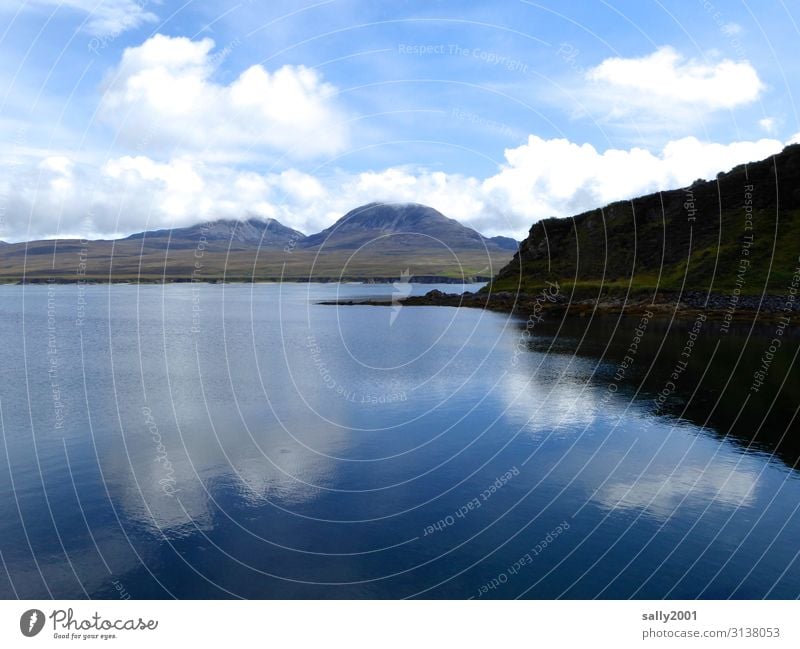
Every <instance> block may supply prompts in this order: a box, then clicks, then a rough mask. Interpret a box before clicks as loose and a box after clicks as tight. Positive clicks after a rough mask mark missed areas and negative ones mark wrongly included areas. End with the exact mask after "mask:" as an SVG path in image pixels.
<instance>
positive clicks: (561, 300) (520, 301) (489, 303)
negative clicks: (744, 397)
mask: <svg viewBox="0 0 800 649" xmlns="http://www.w3.org/2000/svg"><path fill="white" fill-rule="evenodd" d="M543 296H544V297H543ZM317 304H322V305H328V306H384V307H385V306H397V305H398V304H400V305H403V306H449V307H463V308H474V309H484V310H487V311H495V312H500V313H513V314H517V315H520V316H528V315H534V317H537V318H538V317H542V318H545V317H549V316H553V317H555V316H562V315H565V314H566V315H569V316H570V317H579V318H585V317H587V316H589V315H592V314H594V313H597V314H602V315H626V316H639V315H644V314H646V313H650V314H652V317H665V316H671V315H672V314H673V313H674V314H675V317H676V318H679V319H681V320H684V319H689V318H695V317H696V316H697V315H698V314H700V313H703V314H705V315H706V316H707V317H709V318H710V319H712V320H730V321H739V320H747V319H750V318H752V317H754V316H755V317H758V319H759V321H760V322H773V321H778V320H780V319H782V318H784V319H785V318H791V317H792V316H793V315H796V314H798V313H800V301H797V300H791V301H789V300H787V299H786V297H785V296H777V295H763V296H761V295H737V296H736V297H735V300H734V299H733V296H732V295H731V294H724V293H713V292H712V293H703V292H701V291H689V292H687V293H685V294H684V295H682V296H680V299H678V296H657V297H656V299H652V298H651V297H649V296H648V297H644V296H642V295H636V296H632V297H628V298H627V299H623V298H618V297H601V298H582V299H573V300H569V301H568V300H567V299H566V298H565V297H564V296H563V295H558V294H553V295H548V294H547V291H546V290H545V291H542V293H536V294H529V293H511V292H508V291H500V292H497V293H470V292H467V293H463V294H457V293H443V292H442V291H439V290H436V289H434V290H433V291H429V292H428V293H426V294H425V295H418V296H411V297H407V298H403V299H400V300H385V299H381V300H373V299H369V298H365V299H343V300H327V301H322V302H317ZM789 304H790V305H791V308H789V309H787V308H786V306H787V305H789Z"/></svg>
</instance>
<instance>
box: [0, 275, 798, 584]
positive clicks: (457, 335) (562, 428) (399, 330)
mask: <svg viewBox="0 0 800 649" xmlns="http://www.w3.org/2000/svg"><path fill="white" fill-rule="evenodd" d="M402 288H403V287H401V289H402ZM430 288H432V287H431V286H415V287H414V290H415V292H424V291H427V290H429V289H430ZM439 288H443V289H447V288H448V287H439ZM450 288H451V289H452V287H450ZM472 288H474V287H472ZM392 290H393V289H392V287H391V286H388V287H387V286H357V285H347V286H337V285H291V284H287V285H282V286H281V285H269V284H262V285H253V286H250V285H197V286H189V285H172V286H166V287H162V286H142V287H137V286H112V287H107V286H88V287H79V286H54V287H48V286H28V287H16V286H13V287H11V286H5V287H0V342H2V350H1V351H0V359H1V360H2V365H1V366H0V414H1V415H2V419H1V423H2V437H3V443H2V445H0V456H2V457H0V494H2V498H1V499H0V508H1V509H0V553H2V566H1V567H0V596H2V597H4V598H11V597H15V596H16V597H26V598H42V597H51V596H52V597H58V598H80V597H93V598H97V597H100V598H102V597H107V598H117V597H120V595H121V594H122V596H125V597H127V596H130V597H132V598H164V597H179V598H219V597H249V598H266V597H281V598H289V597H308V598H328V597H337V598H401V597H414V596H417V597H449V598H469V597H475V598H515V597H527V598H556V597H567V598H591V597H607V598H627V597H641V598H661V597H676V598H677V597H680V598H694V597H709V598H712V597H713V598H725V597H738V598H754V597H758V598H760V597H776V598H777V597H781V598H785V597H791V598H794V597H797V596H798V595H800V561H799V560H798V553H800V515H799V514H798V508H800V480H798V474H797V472H796V471H795V469H794V468H792V467H794V466H795V465H796V464H797V458H798V455H800V451H799V450H798V447H800V444H799V443H798V425H797V420H796V419H795V418H794V415H795V414H796V409H797V405H798V401H800V400H799V399H798V394H800V389H798V376H797V375H798V373H797V371H796V364H795V360H796V353H797V341H796V339H795V338H793V337H792V335H791V332H790V331H787V332H786V335H785V337H784V338H783V346H782V347H781V348H780V349H779V350H778V352H777V353H776V354H775V359H774V361H773V362H772V363H771V365H770V367H769V371H768V376H767V377H766V381H765V385H764V387H763V388H762V389H761V390H760V391H759V392H754V391H752V390H751V389H750V388H751V383H752V377H753V373H754V372H755V371H757V370H758V367H759V365H760V359H761V358H762V354H763V352H764V351H765V349H767V348H768V347H769V341H770V340H771V339H772V338H773V335H774V332H773V330H774V325H766V326H764V327H762V328H760V329H758V330H754V329H752V328H751V327H750V326H749V324H748V323H744V324H742V325H739V326H737V327H734V328H733V329H732V330H731V331H730V332H728V333H722V332H720V331H719V330H718V327H716V326H715V325H712V324H709V325H708V326H705V327H704V328H703V331H702V334H701V336H700V338H699V342H698V343H697V345H696V346H695V347H694V349H693V351H692V353H691V355H690V357H689V359H688V362H687V364H686V367H685V369H683V370H681V372H680V376H679V378H678V379H677V380H676V381H673V384H674V386H673V388H672V389H668V390H667V391H666V394H665V396H664V397H663V398H662V399H661V400H660V401H659V400H658V399H657V397H658V395H659V394H660V393H662V392H663V391H664V389H665V385H666V384H667V382H668V381H669V380H670V375H671V374H672V373H673V372H674V369H675V367H676V362H677V361H678V360H680V359H681V353H682V351H683V350H684V349H685V343H686V340H687V336H688V334H689V329H690V328H691V325H692V323H691V320H690V321H689V322H688V324H684V325H678V324H676V323H674V322H673V323H672V324H670V323H669V321H668V320H665V321H655V320H654V321H651V322H649V323H647V326H646V331H645V332H644V335H643V336H642V340H641V342H640V345H639V348H638V350H637V352H636V354H635V357H634V358H631V359H629V360H631V361H632V362H630V363H627V362H625V361H624V359H625V357H626V356H627V351H626V350H628V349H629V346H630V343H631V341H632V340H633V338H634V337H635V335H636V334H635V331H636V329H637V327H639V325H640V322H639V319H638V318H631V319H618V318H610V317H605V318H601V319H594V320H591V319H579V320H573V321H569V322H566V323H564V322H561V321H559V320H558V319H556V320H555V321H553V322H547V323H537V324H536V325H535V326H534V327H528V328H526V324H525V321H524V320H520V319H516V318H510V317H509V316H506V315H502V314H496V313H488V312H482V311H479V310H473V309H452V308H434V307H403V308H388V307H375V306H366V305H365V306H347V307H345V306H342V307H332V306H322V305H317V304H315V302H316V301H318V300H323V299H330V298H335V297H337V296H343V295H345V296H363V295H388V294H390V293H391V291H392ZM620 363H625V364H626V365H627V367H626V368H625V370H624V372H623V374H624V376H620Z"/></svg>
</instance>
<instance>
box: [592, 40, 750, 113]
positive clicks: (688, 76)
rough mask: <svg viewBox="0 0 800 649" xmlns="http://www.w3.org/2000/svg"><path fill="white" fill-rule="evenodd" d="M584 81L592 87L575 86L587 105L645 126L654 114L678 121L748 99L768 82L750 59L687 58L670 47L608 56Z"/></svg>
mask: <svg viewBox="0 0 800 649" xmlns="http://www.w3.org/2000/svg"><path fill="white" fill-rule="evenodd" d="M586 81H588V82H589V84H588V87H585V88H582V89H580V90H579V91H577V92H578V94H579V96H582V97H583V100H584V103H585V104H586V105H587V106H589V107H590V108H599V109H600V110H601V111H603V112H605V114H606V119H609V120H612V121H618V120H631V121H632V122H633V123H636V122H641V123H642V124H643V125H645V126H647V127H649V126H650V125H651V124H650V120H651V118H652V117H653V116H662V117H664V118H668V119H667V122H666V124H665V126H671V127H676V126H677V125H679V124H681V123H683V122H686V121H689V120H692V119H694V120H697V119H702V118H703V117H704V116H705V115H707V114H709V113H711V112H714V111H719V110H726V109H733V108H736V107H739V106H742V105H745V104H749V103H751V102H753V101H755V100H756V99H758V97H759V96H760V95H761V92H762V91H763V90H764V88H765V86H764V83H763V82H762V81H761V79H760V78H759V76H758V73H757V71H756V70H755V68H754V67H753V66H752V65H751V64H750V62H749V61H732V60H730V59H723V60H718V61H716V62H713V63H710V62H706V61H700V60H698V59H687V58H686V57H684V56H683V55H681V54H680V53H679V52H677V51H676V50H675V49H674V48H672V47H660V48H658V49H657V50H656V51H655V52H653V53H652V54H648V55H646V56H643V57H640V58H620V57H614V58H609V59H606V60H604V61H603V62H602V63H600V64H599V65H598V66H596V67H594V68H591V69H589V70H588V71H587V72H586Z"/></svg>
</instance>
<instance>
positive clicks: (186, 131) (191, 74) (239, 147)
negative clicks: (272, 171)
mask: <svg viewBox="0 0 800 649" xmlns="http://www.w3.org/2000/svg"><path fill="white" fill-rule="evenodd" d="M213 50H214V41H213V40H211V39H210V38H204V39H202V40H199V41H194V40H190V39H188V38H184V37H174V38H173V37H170V36H164V35H161V34H157V35H155V36H153V37H152V38H150V39H148V40H147V41H145V42H144V43H143V44H142V45H140V46H138V47H131V48H127V49H126V50H125V52H124V54H123V56H122V61H121V63H120V65H119V66H118V68H117V69H116V70H114V71H113V73H112V74H111V75H109V77H108V81H107V85H106V88H105V93H104V95H103V99H102V102H101V105H100V114H101V116H102V117H103V119H105V120H106V121H107V122H109V123H110V124H112V125H113V126H114V127H115V128H116V129H117V130H118V134H119V136H120V138H121V139H122V140H123V141H124V142H125V143H127V144H129V145H132V146H135V147H137V148H139V149H141V150H147V151H174V150H178V151H182V152H192V153H194V154H195V155H201V154H203V155H206V156H209V157H216V158H217V159H218V158H219V157H220V156H221V155H223V156H224V154H225V153H227V154H229V155H230V157H231V158H234V157H236V156H238V155H240V154H241V152H243V151H252V150H254V151H259V150H263V149H266V150H269V151H272V152H273V153H276V154H277V155H283V154H286V155H287V156H289V157H292V158H308V157H312V156H320V155H321V156H327V155H332V154H335V153H338V152H340V151H342V150H343V149H344V148H345V146H346V145H347V142H348V129H347V123H346V119H345V117H344V115H343V112H342V111H341V110H340V109H339V108H338V106H337V104H336V100H335V95H336V88H334V87H333V86H332V85H331V84H329V83H326V82H324V81H323V79H322V78H321V76H320V74H319V73H318V72H317V71H315V70H312V69H310V68H307V67H305V66H302V65H298V66H295V65H284V66H283V67H281V68H279V69H277V70H275V71H269V70H267V69H266V68H264V67H263V66H261V65H253V66H251V67H249V68H247V69H246V70H245V71H244V72H242V73H241V74H240V75H239V77H238V78H237V79H235V80H234V81H233V82H232V83H230V84H228V85H222V84H218V83H215V82H214V81H213V79H212V77H213V73H214V70H215V63H216V59H215V55H214V54H213V53H212V51H213ZM223 51H224V50H223Z"/></svg>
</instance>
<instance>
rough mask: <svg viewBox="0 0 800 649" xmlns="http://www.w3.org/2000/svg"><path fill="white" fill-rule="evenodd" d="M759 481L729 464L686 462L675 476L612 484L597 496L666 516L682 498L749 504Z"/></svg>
mask: <svg viewBox="0 0 800 649" xmlns="http://www.w3.org/2000/svg"><path fill="white" fill-rule="evenodd" d="M757 483H758V476H757V474H756V473H755V472H753V471H749V470H742V469H741V468H737V467H733V466H728V465H722V466H713V465H712V466H708V467H704V466H702V465H699V464H698V465H687V466H680V467H678V468H677V469H676V470H675V472H674V473H672V475H669V473H661V472H659V473H658V474H656V475H646V476H642V477H640V478H639V479H638V480H631V481H630V482H628V481H621V482H616V483H612V484H610V485H607V486H606V487H603V488H602V489H601V490H600V491H599V492H598V493H596V494H595V498H596V499H597V500H599V501H600V502H601V503H602V504H603V505H605V506H607V507H610V508H611V509H644V510H646V511H647V512H649V513H651V514H653V515H655V516H658V517H659V518H667V517H669V516H671V515H672V514H673V513H674V512H675V509H676V508H677V507H678V506H679V505H681V503H682V501H683V504H684V505H689V506H691V505H697V504H701V505H705V504H706V503H709V502H711V501H712V500H713V501H714V503H717V504H720V505H724V506H728V507H744V506H749V505H751V504H752V503H753V501H754V496H755V488H756V485H757ZM684 499H685V501H684Z"/></svg>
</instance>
